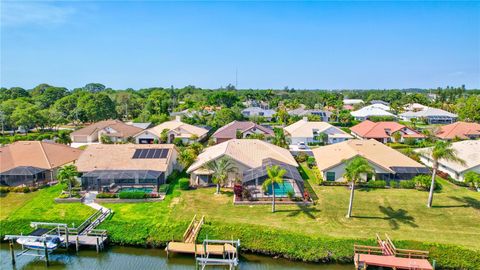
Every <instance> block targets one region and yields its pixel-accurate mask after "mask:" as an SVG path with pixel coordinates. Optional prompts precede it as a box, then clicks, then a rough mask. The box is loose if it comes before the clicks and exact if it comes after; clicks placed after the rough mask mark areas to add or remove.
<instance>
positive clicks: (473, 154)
mask: <svg viewBox="0 0 480 270" xmlns="http://www.w3.org/2000/svg"><path fill="white" fill-rule="evenodd" d="M452 148H453V149H455V151H456V152H457V153H456V154H457V157H459V158H461V159H463V160H464V161H465V163H466V164H465V165H462V164H460V163H457V162H452V161H447V160H442V159H441V160H439V163H440V164H441V165H445V166H447V167H449V168H452V169H454V170H455V171H457V172H463V171H465V170H468V169H471V168H474V167H477V166H480V140H466V141H461V142H454V143H452ZM429 149H430V148H422V149H416V150H415V151H416V152H418V153H419V154H421V155H423V156H427V157H430V154H429Z"/></svg>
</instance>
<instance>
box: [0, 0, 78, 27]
mask: <svg viewBox="0 0 480 270" xmlns="http://www.w3.org/2000/svg"><path fill="white" fill-rule="evenodd" d="M0 5H1V19H0V22H1V24H2V25H3V26H22V25H52V24H62V23H65V22H66V21H67V20H68V18H69V17H70V16H71V15H73V14H74V13H75V9H73V8H72V7H66V6H60V5H55V4H54V3H52V2H6V1H2V2H1V3H0Z"/></svg>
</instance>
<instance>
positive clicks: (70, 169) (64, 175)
mask: <svg viewBox="0 0 480 270" xmlns="http://www.w3.org/2000/svg"><path fill="white" fill-rule="evenodd" d="M77 175H78V171H77V167H75V165H66V166H63V167H62V168H60V169H59V170H58V174H57V179H58V181H60V183H62V184H67V185H68V196H69V197H72V185H74V184H75V183H76V181H77V180H76V179H75V177H76V176H77Z"/></svg>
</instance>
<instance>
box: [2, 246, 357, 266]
mask: <svg viewBox="0 0 480 270" xmlns="http://www.w3.org/2000/svg"><path fill="white" fill-rule="evenodd" d="M15 246H16V248H18V247H19V246H18V245H15ZM19 251H20V250H18V249H17V250H15V252H16V254H18V253H19ZM353 268H354V267H353V265H338V264H318V263H315V264H314V263H303V262H293V261H289V260H286V259H274V258H271V257H267V256H258V255H251V254H243V255H242V256H241V257H240V265H239V267H237V269H242V270H243V269H248V270H250V269H252V270H267V269H272V270H273V269H275V270H277V269H278V270H285V269H292V270H313V269H316V270H327V269H328V270H347V269H348V270H351V269H353ZM0 269H2V270H4V269H5V270H6V269H15V270H20V269H22V270H37V269H42V270H43V269H47V267H46V266H45V261H44V260H43V259H39V258H35V257H30V256H21V257H19V258H17V263H16V265H15V266H12V263H11V257H10V251H9V249H8V245H7V244H6V243H2V244H0ZM48 269H49V270H58V269H71V270H80V269H88V270H100V269H102V270H124V269H125V270H134V269H135V270H136V269H167V270H184V269H189V270H190V269H195V260H194V258H193V256H181V255H173V256H172V255H170V257H169V258H168V259H167V256H166V253H165V251H164V250H163V249H144V248H136V247H119V246H113V247H109V248H108V249H106V250H104V251H103V252H100V253H98V254H97V253H96V251H95V250H81V251H80V252H79V253H78V254H77V253H76V252H74V251H72V252H64V251H58V252H57V251H56V252H54V253H53V254H51V256H50V267H48ZM207 269H228V268H223V267H216V268H213V267H208V268H207Z"/></svg>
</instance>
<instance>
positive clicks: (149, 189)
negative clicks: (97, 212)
mask: <svg viewBox="0 0 480 270" xmlns="http://www.w3.org/2000/svg"><path fill="white" fill-rule="evenodd" d="M122 191H127V192H133V191H143V192H145V193H152V192H153V188H152V187H124V188H121V189H120V190H119V191H118V192H122Z"/></svg>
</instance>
